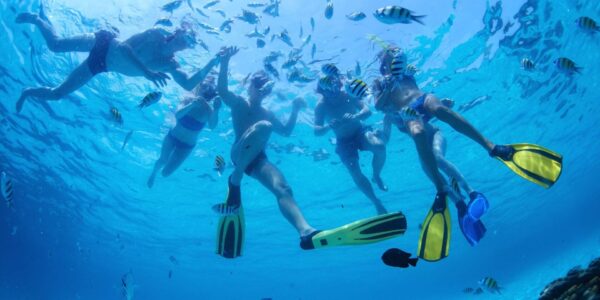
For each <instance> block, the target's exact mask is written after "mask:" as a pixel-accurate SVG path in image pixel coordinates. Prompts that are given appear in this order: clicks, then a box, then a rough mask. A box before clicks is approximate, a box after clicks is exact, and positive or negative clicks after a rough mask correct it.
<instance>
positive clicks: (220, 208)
mask: <svg viewBox="0 0 600 300" xmlns="http://www.w3.org/2000/svg"><path fill="white" fill-rule="evenodd" d="M212 210H213V211H214V212H216V213H217V214H219V215H221V216H231V215H236V214H237V213H238V211H240V206H239V205H238V206H231V205H227V204H226V203H219V204H215V205H213V207H212Z"/></svg>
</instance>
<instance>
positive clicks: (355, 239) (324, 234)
mask: <svg viewBox="0 0 600 300" xmlns="http://www.w3.org/2000/svg"><path fill="white" fill-rule="evenodd" d="M405 231H406V218H405V217H404V214H402V212H396V213H390V214H385V215H379V216H376V217H371V218H368V219H363V220H359V221H356V222H353V223H350V224H347V225H344V226H341V227H338V228H335V229H330V230H323V231H315V232H313V233H312V234H310V235H308V236H305V237H302V238H300V247H301V248H302V249H304V250H310V249H315V248H325V247H333V246H350V245H362V244H370V243H377V242H380V241H383V240H387V239H391V238H394V237H397V236H400V235H403V234H404V232H405Z"/></svg>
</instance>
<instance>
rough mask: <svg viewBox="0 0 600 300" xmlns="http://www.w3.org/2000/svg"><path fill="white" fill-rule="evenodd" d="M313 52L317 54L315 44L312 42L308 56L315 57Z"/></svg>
mask: <svg viewBox="0 0 600 300" xmlns="http://www.w3.org/2000/svg"><path fill="white" fill-rule="evenodd" d="M315 54H317V45H316V44H314V43H313V45H312V50H311V51H310V58H311V59H315Z"/></svg>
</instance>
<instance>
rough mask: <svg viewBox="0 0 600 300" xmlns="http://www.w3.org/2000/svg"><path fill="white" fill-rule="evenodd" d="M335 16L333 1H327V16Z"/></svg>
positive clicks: (328, 17)
mask: <svg viewBox="0 0 600 300" xmlns="http://www.w3.org/2000/svg"><path fill="white" fill-rule="evenodd" d="M331 17H333V2H331V1H327V7H325V18H327V19H331Z"/></svg>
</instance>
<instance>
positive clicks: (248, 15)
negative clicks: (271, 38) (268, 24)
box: [236, 9, 260, 24]
mask: <svg viewBox="0 0 600 300" xmlns="http://www.w3.org/2000/svg"><path fill="white" fill-rule="evenodd" d="M236 18H238V19H240V20H242V21H244V22H246V23H249V24H257V23H258V22H259V21H260V17H259V16H258V15H257V14H255V13H254V12H251V11H249V10H245V9H242V14H241V15H239V16H237V17H236Z"/></svg>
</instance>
